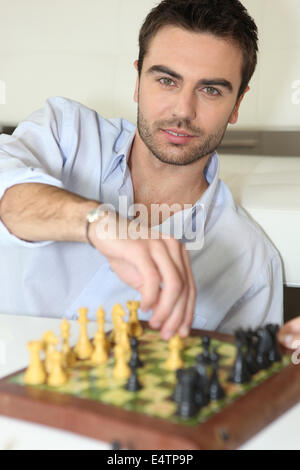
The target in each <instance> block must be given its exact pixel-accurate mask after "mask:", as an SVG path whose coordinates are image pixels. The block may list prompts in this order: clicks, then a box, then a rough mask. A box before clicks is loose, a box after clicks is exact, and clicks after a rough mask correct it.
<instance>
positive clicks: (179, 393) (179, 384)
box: [171, 369, 183, 404]
mask: <svg viewBox="0 0 300 470" xmlns="http://www.w3.org/2000/svg"><path fill="white" fill-rule="evenodd" d="M182 371H183V369H177V371H176V378H177V383H176V386H175V390H174V393H173V395H172V397H171V399H172V400H174V401H175V402H176V403H178V404H179V403H180V400H181V398H182V382H181V380H180V378H181V375H182Z"/></svg>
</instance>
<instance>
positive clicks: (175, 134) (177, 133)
mask: <svg viewBox="0 0 300 470" xmlns="http://www.w3.org/2000/svg"><path fill="white" fill-rule="evenodd" d="M161 131H162V133H163V134H164V135H165V137H166V139H167V140H168V141H169V142H172V143H174V144H186V143H188V142H190V141H191V139H193V138H194V137H195V136H193V135H190V134H188V133H187V132H184V131H182V130H180V129H161Z"/></svg>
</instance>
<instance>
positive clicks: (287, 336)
mask: <svg viewBox="0 0 300 470" xmlns="http://www.w3.org/2000/svg"><path fill="white" fill-rule="evenodd" d="M277 337H278V341H279V342H280V343H281V344H283V346H285V347H287V348H290V349H297V348H298V347H299V346H300V318H299V317H298V318H294V319H293V320H291V321H289V322H288V323H286V324H285V325H284V326H283V327H282V328H281V329H280V330H279V332H278V336H277Z"/></svg>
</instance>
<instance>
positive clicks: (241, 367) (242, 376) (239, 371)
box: [228, 335, 251, 384]
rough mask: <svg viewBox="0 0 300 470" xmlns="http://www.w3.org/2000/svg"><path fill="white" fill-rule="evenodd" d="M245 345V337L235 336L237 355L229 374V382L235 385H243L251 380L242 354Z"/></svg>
mask: <svg viewBox="0 0 300 470" xmlns="http://www.w3.org/2000/svg"><path fill="white" fill-rule="evenodd" d="M244 343H245V336H244V335H243V336H241V335H237V338H236V346H237V355H236V359H235V362H234V365H233V368H232V370H231V372H230V374H229V378H228V380H229V382H233V383H235V384H244V383H248V382H250V380H251V374H250V372H249V369H248V366H247V363H246V359H245V357H244V353H243V347H244Z"/></svg>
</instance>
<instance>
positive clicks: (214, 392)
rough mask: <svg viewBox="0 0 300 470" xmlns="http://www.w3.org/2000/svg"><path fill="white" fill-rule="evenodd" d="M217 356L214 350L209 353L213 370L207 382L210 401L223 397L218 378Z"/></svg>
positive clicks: (223, 392) (223, 393)
mask: <svg viewBox="0 0 300 470" xmlns="http://www.w3.org/2000/svg"><path fill="white" fill-rule="evenodd" d="M219 357H220V356H219V354H218V353H217V352H216V351H214V352H213V353H212V354H211V362H212V368H213V372H212V376H211V379H210V382H209V397H210V399H211V400H212V401H215V400H221V399H222V398H224V397H225V391H224V389H223V387H222V386H221V384H220V382H219V378H218V362H219Z"/></svg>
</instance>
